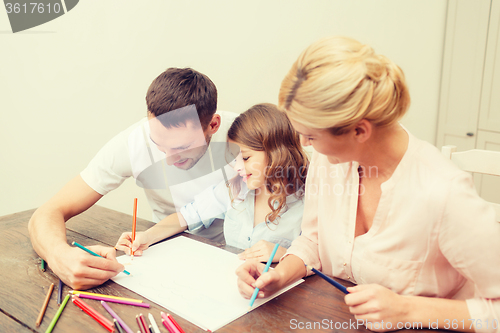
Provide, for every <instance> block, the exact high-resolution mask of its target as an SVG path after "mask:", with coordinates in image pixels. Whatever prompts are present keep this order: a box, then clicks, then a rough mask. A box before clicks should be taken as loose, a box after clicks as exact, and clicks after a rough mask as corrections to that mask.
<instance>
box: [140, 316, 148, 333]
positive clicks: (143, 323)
mask: <svg viewBox="0 0 500 333" xmlns="http://www.w3.org/2000/svg"><path fill="white" fill-rule="evenodd" d="M139 319H140V320H141V323H142V325H143V326H144V331H146V333H147V332H149V328H148V324H146V319H145V318H144V316H143V315H142V313H139Z"/></svg>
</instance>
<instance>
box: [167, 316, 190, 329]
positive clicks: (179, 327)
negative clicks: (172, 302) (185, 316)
mask: <svg viewBox="0 0 500 333" xmlns="http://www.w3.org/2000/svg"><path fill="white" fill-rule="evenodd" d="M167 318H168V319H170V321H171V322H172V324H174V326H175V327H177V329H178V330H179V332H180V333H186V332H184V330H183V329H182V327H181V326H180V325H179V324H177V322H176V321H175V319H174V317H172V316H171V315H170V313H167Z"/></svg>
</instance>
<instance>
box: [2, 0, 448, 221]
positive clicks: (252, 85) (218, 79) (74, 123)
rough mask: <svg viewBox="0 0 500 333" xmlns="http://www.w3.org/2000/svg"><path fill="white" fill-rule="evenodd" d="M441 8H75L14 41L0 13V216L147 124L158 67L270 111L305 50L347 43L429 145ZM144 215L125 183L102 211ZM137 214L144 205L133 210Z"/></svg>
mask: <svg viewBox="0 0 500 333" xmlns="http://www.w3.org/2000/svg"><path fill="white" fill-rule="evenodd" d="M445 14H446V1H445V0H378V1H373V0H354V1H344V0H313V1H306V0H301V1H298V0H286V1H285V0H277V1H263V0H253V1H251V2H241V1H229V0H228V1H222V0H212V1H206V0H191V1H173V0H148V1H144V2H139V1H130V0H129V1H124V0H106V1H98V0H85V1H80V2H79V4H78V5H77V6H76V7H75V8H74V9H73V10H72V11H70V12H68V13H67V14H66V15H64V16H62V17H60V18H58V19H56V20H54V21H52V22H49V23H46V24H44V25H41V26H39V27H35V28H33V29H30V30H28V31H25V32H20V33H16V34H12V33H11V30H10V26H9V23H8V18H7V14H6V13H5V12H2V11H1V10H0V115H1V118H0V119H1V120H0V162H1V163H0V185H1V187H0V188H1V191H0V216H1V215H5V214H11V213H15V212H18V211H23V210H26V209H31V208H35V207H37V206H39V205H40V204H42V203H43V202H45V201H46V200H48V199H49V198H50V197H51V196H52V195H53V194H54V193H55V192H56V191H57V190H58V189H59V188H60V187H61V186H63V185H64V184H65V183H66V182H67V181H68V180H69V179H71V178H72V177H74V176H76V175H77V174H78V173H79V172H80V171H81V170H82V169H83V168H84V167H85V166H86V164H87V163H88V161H89V160H90V159H91V158H92V157H93V155H94V154H95V153H96V152H97V150H98V149H99V148H100V147H101V146H102V145H103V144H104V143H105V142H106V141H107V140H108V139H110V138H111V137H112V136H113V135H114V134H116V133H117V132H119V131H120V130H122V129H124V128H126V127H127V126H128V125H130V124H131V123H133V122H135V121H136V120H138V119H139V118H140V117H142V116H144V115H145V112H146V106H145V100H144V97H145V93H146V90H147V88H148V86H149V84H150V83H151V81H152V80H153V79H154V78H155V77H156V76H157V75H158V74H159V73H161V72H162V71H163V70H165V69H166V68H168V67H184V66H190V67H193V68H195V69H197V70H199V71H201V72H203V73H205V74H207V75H208V76H209V77H210V78H211V79H212V80H213V81H214V82H215V84H216V85H217V87H218V91H219V109H223V110H230V111H235V112H242V111H244V110H245V109H246V108H248V107H249V106H251V105H253V104H255V103H258V102H273V103H276V102H277V95H278V89H279V86H280V83H281V80H282V78H283V77H284V75H285V73H286V72H287V71H288V69H289V67H290V66H291V65H292V63H293V61H294V60H295V59H296V57H297V56H298V55H299V53H300V52H301V50H303V49H304V48H305V47H306V46H307V45H309V44H310V43H312V42H313V41H315V40H317V39H319V38H321V37H324V36H329V35H347V36H351V37H354V38H356V39H358V40H360V41H362V42H364V43H367V44H370V45H372V46H373V47H374V48H375V50H376V51H377V52H379V53H382V54H385V55H387V56H388V57H389V58H391V59H392V60H394V61H395V62H396V63H397V64H399V65H400V66H401V67H402V68H403V70H404V71H405V73H406V76H407V80H408V83H409V86H410V92H411V95H412V106H411V109H410V113H409V115H408V116H407V117H406V118H405V120H404V121H403V122H404V124H405V125H406V126H407V127H408V128H409V129H410V130H411V131H412V132H413V133H414V134H415V135H417V136H418V137H420V138H422V139H425V140H428V141H430V142H432V143H434V139H435V132H436V121H437V108H438V94H439V81H440V74H441V61H442V50H443V40H444V27H445ZM134 196H139V200H140V201H139V216H140V217H144V218H149V217H150V216H151V215H150V210H149V208H148V207H147V205H146V204H145V203H146V200H145V199H144V196H143V195H142V194H141V192H140V190H139V189H137V188H136V187H135V184H134V182H133V180H129V181H127V182H126V183H125V184H124V186H122V187H121V188H120V189H118V190H116V191H114V192H113V193H111V194H109V195H107V196H106V197H105V198H104V199H103V200H102V201H101V202H100V204H101V205H103V206H106V207H109V208H113V209H117V210H120V211H123V212H126V213H131V210H132V198H133V197H134ZM141 203H142V204H141Z"/></svg>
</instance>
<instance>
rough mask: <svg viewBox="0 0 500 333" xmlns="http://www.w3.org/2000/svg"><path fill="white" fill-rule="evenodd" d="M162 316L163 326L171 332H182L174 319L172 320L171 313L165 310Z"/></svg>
mask: <svg viewBox="0 0 500 333" xmlns="http://www.w3.org/2000/svg"><path fill="white" fill-rule="evenodd" d="M161 318H162V322H163V326H165V327H166V328H167V330H168V331H169V332H170V333H180V331H179V329H178V328H177V327H176V326H175V325H174V323H173V322H172V320H170V317H169V315H167V314H166V313H165V312H161Z"/></svg>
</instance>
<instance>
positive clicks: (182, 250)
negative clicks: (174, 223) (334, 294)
mask: <svg viewBox="0 0 500 333" xmlns="http://www.w3.org/2000/svg"><path fill="white" fill-rule="evenodd" d="M117 259H118V261H119V262H120V263H122V264H125V265H126V266H125V269H126V270H128V271H129V272H130V273H131V275H125V274H123V273H121V274H119V275H118V276H116V277H115V278H113V281H115V282H116V283H118V284H121V285H122V286H124V287H125V288H127V289H130V290H132V291H134V292H136V293H138V294H140V295H142V296H143V297H145V298H148V299H150V300H151V301H153V302H155V303H158V304H159V305H161V306H163V307H165V308H167V309H169V310H170V311H172V312H173V313H175V314H177V315H179V316H181V317H183V318H184V319H186V320H188V321H190V322H192V323H193V324H195V325H197V326H199V327H201V328H204V329H209V330H211V331H212V332H213V331H215V330H217V329H219V328H221V327H222V326H224V325H227V324H229V323H230V322H232V321H233V320H235V319H237V318H239V317H241V316H243V315H244V314H246V313H247V311H248V305H249V300H247V299H244V298H243V297H242V296H241V295H240V294H239V292H238V287H237V284H236V280H237V278H236V274H235V270H236V268H238V266H240V265H241V264H242V263H243V262H242V261H241V260H239V259H238V257H237V255H235V254H233V253H230V252H227V251H225V250H222V249H219V248H217V247H215V246H211V245H208V244H204V243H201V242H197V241H195V240H192V239H189V238H187V237H177V238H174V239H172V240H168V241H166V242H163V243H160V244H157V245H154V246H152V247H151V248H149V249H147V250H146V251H144V252H143V255H142V256H140V257H134V259H133V260H132V261H131V259H130V257H129V256H121V257H118V258H117ZM303 281H304V280H299V281H297V282H296V283H294V284H292V285H290V286H288V287H286V288H284V289H282V290H280V291H279V292H277V293H275V294H274V295H272V296H271V297H268V298H263V299H257V300H256V301H255V303H254V305H253V307H252V309H255V308H256V307H258V306H260V305H262V304H264V303H266V302H267V301H269V300H271V299H273V298H274V297H276V296H278V295H280V294H282V293H284V292H285V291H287V290H288V289H290V288H292V287H294V286H296V285H298V284H299V283H301V282H303Z"/></svg>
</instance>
